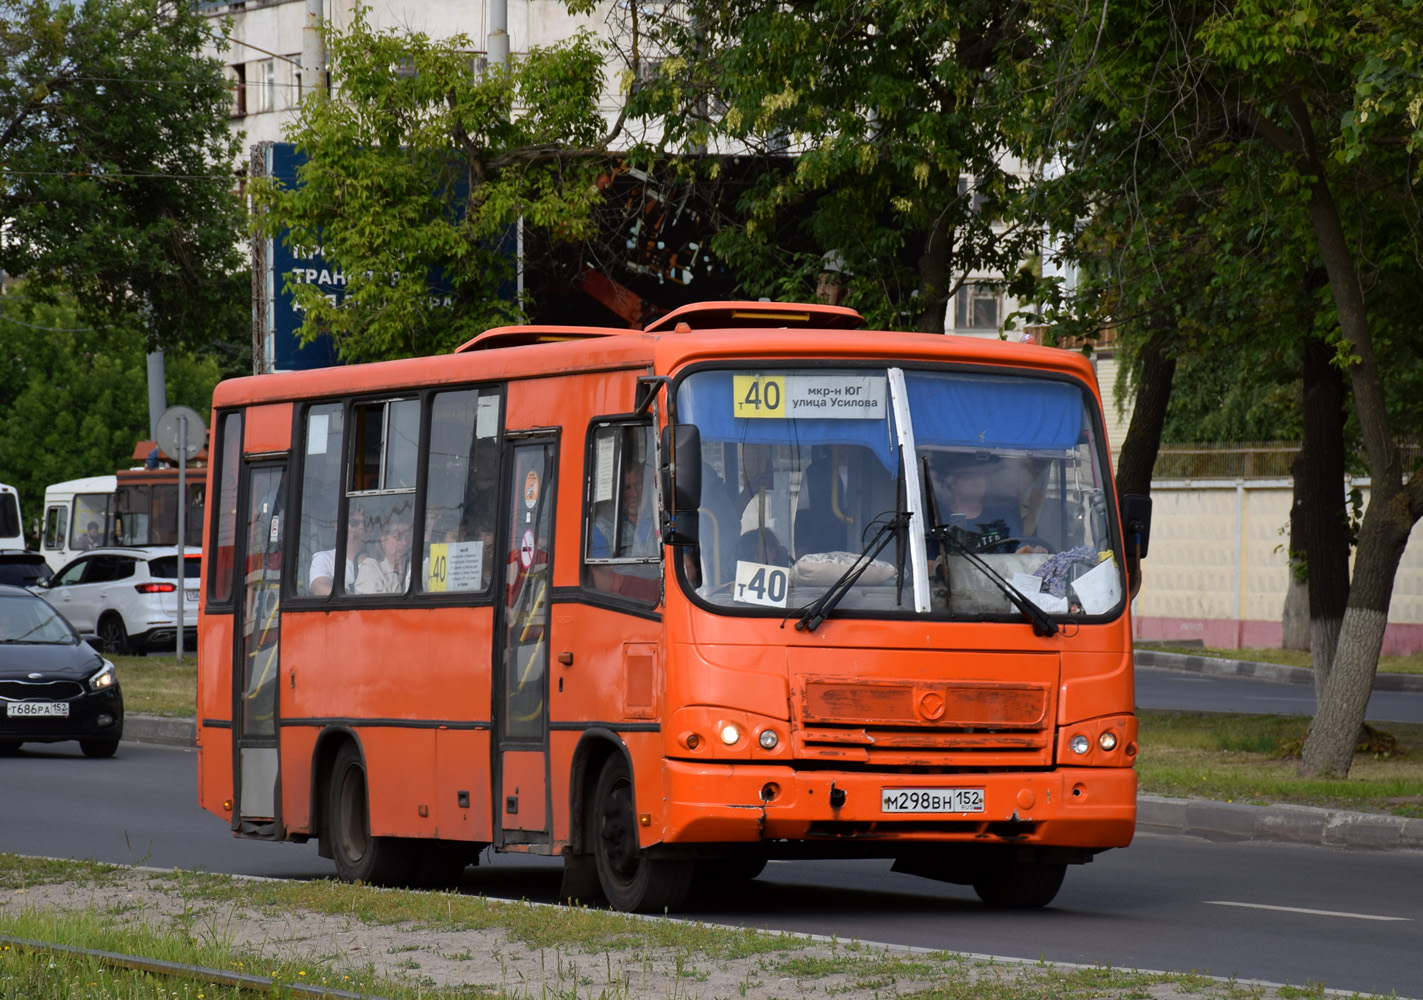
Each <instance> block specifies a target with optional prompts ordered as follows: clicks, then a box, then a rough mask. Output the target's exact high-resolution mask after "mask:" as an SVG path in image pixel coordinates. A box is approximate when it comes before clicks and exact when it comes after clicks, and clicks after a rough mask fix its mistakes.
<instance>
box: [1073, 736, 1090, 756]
mask: <svg viewBox="0 0 1423 1000" xmlns="http://www.w3.org/2000/svg"><path fill="white" fill-rule="evenodd" d="M1091 749H1092V741H1091V740H1089V739H1088V738H1087V737H1085V736H1083V735H1082V734H1081V733H1078V734H1077V735H1076V736H1074V737H1072V752H1073V753H1075V754H1084V753H1086V752H1087V751H1088V750H1091Z"/></svg>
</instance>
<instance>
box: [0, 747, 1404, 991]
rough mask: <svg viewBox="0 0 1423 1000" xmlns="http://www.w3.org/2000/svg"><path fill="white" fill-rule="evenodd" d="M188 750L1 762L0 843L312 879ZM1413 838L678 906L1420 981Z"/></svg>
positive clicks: (74, 751)
mask: <svg viewBox="0 0 1423 1000" xmlns="http://www.w3.org/2000/svg"><path fill="white" fill-rule="evenodd" d="M195 789H196V760H195V758H194V755H193V753H192V751H189V750H186V749H181V748H176V747H165V746H154V745H143V744H137V743H125V744H124V745H123V747H121V748H120V751H119V754H118V756H117V757H115V758H114V759H113V760H107V761H94V760H87V759H85V758H83V757H82V756H80V754H79V751H78V747H77V746H74V745H70V744H57V745H53V746H48V747H46V746H33V745H30V746H27V747H26V748H25V749H24V750H23V751H21V753H20V754H19V755H18V756H15V757H9V758H5V759H4V760H3V761H0V800H3V808H0V850H4V851H11V852H16V853H21V854H34V855H43V856H55V857H67V858H93V859H96V860H100V861H107V862H115V863H121V864H147V865H153V866H156V867H163V868H169V867H177V868H195V869H203V870H208V871H218V872H230V873H234V874H247V875H265V876H273V877H291V878H325V877H330V876H331V875H332V874H333V868H332V865H331V863H330V862H329V861H326V860H324V859H322V858H320V857H318V856H317V854H316V847H315V845H314V844H307V845H293V844H264V843H253V842H250V841H240V840H235V839H233V838H232V837H231V835H230V833H229V832H228V829H227V826H226V824H225V823H223V822H222V821H221V820H219V819H217V818H216V817H214V816H211V815H209V814H208V813H205V812H203V811H201V810H200V809H198V807H197V805H196V790H195ZM558 882H559V874H558V863H557V862H556V861H551V860H549V859H537V858H513V857H508V856H503V857H500V858H497V859H494V860H493V861H488V860H487V859H486V863H485V864H483V865H481V867H479V868H474V869H470V870H468V871H467V872H466V873H465V877H464V880H463V884H462V887H463V888H464V890H465V891H468V892H479V893H485V894H489V895H496V896H508V897H510V898H528V899H530V900H534V901H550V902H551V901H553V899H554V898H555V894H556V892H557V889H558ZM1420 885H1423V852H1414V851H1392V852H1384V851H1367V850H1347V849H1341V848H1321V847H1306V846H1298V845H1284V844H1260V843H1213V842H1210V841H1206V840H1200V839H1196V838H1190V837H1174V836H1163V835H1140V836H1138V838H1137V841H1136V843H1135V844H1133V845H1132V846H1131V847H1130V848H1128V849H1126V850H1119V851H1111V852H1108V853H1107V854H1105V855H1102V856H1101V857H1099V858H1098V859H1097V860H1096V861H1095V862H1094V863H1092V864H1090V865H1087V866H1085V867H1081V868H1074V869H1072V870H1071V871H1070V872H1069V873H1068V878H1067V882H1066V884H1065V885H1064V887H1063V889H1062V892H1061V893H1060V894H1059V896H1058V898H1057V900H1056V902H1055V903H1054V905H1053V906H1052V907H1049V908H1047V909H1045V910H1042V911H1033V912H1026V913H1022V912H995V911H990V910H986V909H985V908H984V907H983V906H981V905H980V904H979V903H978V901H977V900H976V899H975V897H974V896H973V893H972V890H970V889H968V888H967V887H961V886H949V885H940V884H937V883H933V882H928V881H925V880H922V879H916V878H912V877H910V876H903V875H895V874H893V873H891V872H889V870H888V863H887V862H795V863H784V864H772V865H771V866H769V867H768V868H767V870H766V872H765V874H763V875H762V876H761V878H759V879H757V880H755V881H754V882H751V883H749V884H747V885H745V886H743V887H741V888H739V889H738V890H736V891H735V892H734V894H733V895H729V896H725V897H722V898H720V899H714V900H704V901H702V902H701V903H700V904H699V905H698V906H697V908H696V909H694V910H692V911H690V912H689V913H687V914H686V916H688V917H691V918H693V919H700V920H706V921H709V922H715V923H725V924H745V925H747V926H753V927H769V928H773V929H786V930H794V931H803V932H812V933H819V934H827V935H830V934H833V935H836V936H838V937H839V938H841V939H858V940H862V941H876V942H885V943H894V944H903V945H912V946H920V947H926V948H935V949H945V950H949V951H954V952H963V953H971V954H992V955H1002V956H1011V957H1018V958H1025V959H1030V960H1037V959H1040V958H1041V959H1047V960H1050V961H1056V962H1076V963H1083V964H1098V963H1107V964H1111V965H1117V966H1124V967H1128V968H1140V969H1159V970H1174V971H1190V970H1196V971H1201V972H1209V973H1210V974H1212V975H1216V976H1224V977H1230V976H1234V977H1237V978H1240V979H1254V980H1265V981H1269V982H1289V983H1292V984H1295V985H1304V984H1306V983H1309V984H1313V983H1323V984H1324V985H1325V986H1327V987H1330V988H1333V989H1341V990H1348V991H1363V992H1376V993H1389V992H1394V993H1397V994H1398V995H1400V996H1406V997H1420V996H1423V985H1420V983H1423V966H1420V961H1419V957H1418V956H1419V954H1420V953H1423V894H1420V893H1419V892H1418V891H1417V887H1418V886H1420Z"/></svg>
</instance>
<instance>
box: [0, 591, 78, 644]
mask: <svg viewBox="0 0 1423 1000" xmlns="http://www.w3.org/2000/svg"><path fill="white" fill-rule="evenodd" d="M74 641H75V637H74V630H73V629H71V628H70V627H69V624H68V623H67V622H66V621H65V620H64V619H63V618H61V617H60V615H59V612H57V611H55V610H54V608H52V607H50V606H49V605H48V604H46V603H45V602H44V601H42V600H40V599H39V598H38V597H23V596H20V595H18V594H17V595H14V596H11V595H3V596H0V643H33V644H44V645H60V646H70V645H73V644H74Z"/></svg>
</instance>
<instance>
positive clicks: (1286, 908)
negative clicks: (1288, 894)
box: [1204, 899, 1413, 923]
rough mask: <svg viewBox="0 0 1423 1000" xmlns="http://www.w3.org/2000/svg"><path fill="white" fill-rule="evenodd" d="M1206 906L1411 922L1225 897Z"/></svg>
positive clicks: (1406, 919) (1211, 900)
mask: <svg viewBox="0 0 1423 1000" xmlns="http://www.w3.org/2000/svg"><path fill="white" fill-rule="evenodd" d="M1204 902H1205V903H1206V905H1208V906H1240V907H1244V908H1245V909H1247V910H1279V911H1280V912H1281V913H1308V914H1310V915H1312V916H1316V917H1348V918H1350V919H1351V920H1401V921H1404V922H1405V923H1407V922H1411V921H1412V920H1413V918H1412V917H1383V916H1379V915H1378V914H1376V913H1343V912H1341V911H1339V910H1310V909H1306V908H1305V907H1303V906H1270V905H1268V904H1266V903H1233V902H1230V901H1229V900H1225V899H1207V900H1204Z"/></svg>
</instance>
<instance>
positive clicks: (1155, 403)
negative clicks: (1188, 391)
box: [1117, 330, 1176, 496]
mask: <svg viewBox="0 0 1423 1000" xmlns="http://www.w3.org/2000/svg"><path fill="white" fill-rule="evenodd" d="M1170 336H1171V331H1169V330H1157V331H1155V332H1153V333H1152V334H1151V338H1150V339H1149V340H1148V341H1147V342H1146V343H1145V344H1143V345H1142V348H1141V354H1140V355H1139V357H1138V365H1137V372H1136V399H1135V401H1134V402H1133V404H1132V411H1131V423H1130V424H1129V425H1128V426H1127V436H1126V439H1125V440H1123V441H1122V450H1121V453H1120V455H1118V457H1117V495H1118V496H1121V495H1123V494H1125V493H1140V494H1142V495H1143V496H1149V495H1150V494H1151V470H1152V469H1153V468H1155V467H1156V455H1157V452H1159V451H1160V450H1161V429H1162V428H1163V427H1165V426H1166V408H1167V406H1168V405H1169V404H1170V402H1171V382H1172V380H1173V379H1174V378H1175V377H1176V356H1175V355H1174V354H1170V353H1168V351H1167V349H1166V343H1167V341H1168V339H1169V338H1170Z"/></svg>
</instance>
